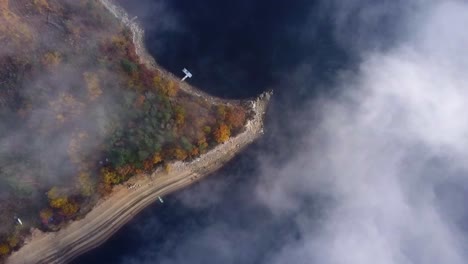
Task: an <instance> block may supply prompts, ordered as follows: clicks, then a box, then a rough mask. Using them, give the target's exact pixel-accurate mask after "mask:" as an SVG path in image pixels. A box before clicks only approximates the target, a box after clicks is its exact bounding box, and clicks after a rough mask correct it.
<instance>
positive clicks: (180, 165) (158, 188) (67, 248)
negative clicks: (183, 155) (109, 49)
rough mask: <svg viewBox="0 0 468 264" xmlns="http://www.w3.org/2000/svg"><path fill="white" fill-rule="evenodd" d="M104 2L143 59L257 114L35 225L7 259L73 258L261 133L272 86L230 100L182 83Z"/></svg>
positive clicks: (215, 167) (197, 92) (135, 27)
mask: <svg viewBox="0 0 468 264" xmlns="http://www.w3.org/2000/svg"><path fill="white" fill-rule="evenodd" d="M100 2H101V3H102V4H103V5H104V6H105V7H106V9H107V10H108V11H109V12H111V13H112V14H113V15H114V16H115V17H116V18H118V19H119V20H120V21H121V22H122V23H123V24H125V25H126V26H128V27H129V28H130V29H131V31H132V34H133V42H134V44H135V48H136V52H137V55H138V57H139V58H140V62H141V63H143V64H145V65H147V66H148V67H150V68H151V69H154V70H158V71H159V72H160V73H162V74H164V75H166V76H168V77H169V78H171V79H174V80H177V81H178V83H179V84H180V88H181V90H183V91H184V92H186V93H188V94H190V95H192V96H197V97H200V98H202V99H204V100H207V101H210V102H211V103H212V104H231V103H236V104H238V103H250V105H249V111H252V112H253V115H252V117H250V118H249V119H248V120H247V123H246V125H245V126H244V129H243V130H242V132H240V133H239V134H238V135H236V136H234V137H231V138H230V139H229V140H228V141H226V142H225V143H223V144H220V145H217V146H216V147H214V148H213V149H211V150H209V151H208V152H207V153H205V154H203V155H201V156H200V157H199V158H197V159H195V160H194V161H190V162H181V161H177V162H173V163H170V166H171V171H170V172H165V171H164V170H162V169H161V168H159V169H157V170H156V171H154V172H153V173H152V174H151V175H148V174H141V175H136V176H133V177H132V178H131V179H130V180H128V181H127V182H126V183H125V184H127V183H129V184H135V185H137V186H140V187H138V188H136V189H132V190H129V189H127V188H126V187H125V185H124V184H121V185H117V186H114V188H113V190H112V193H111V194H110V195H108V196H106V197H104V198H102V199H100V200H99V201H98V203H97V204H96V205H95V206H94V208H93V209H92V210H91V211H90V212H89V213H88V214H86V216H85V217H84V218H82V219H80V220H76V221H73V222H70V223H69V224H68V225H67V226H65V227H64V228H62V229H61V230H59V231H57V232H54V233H52V232H46V233H44V232H41V231H39V230H37V229H35V230H33V232H32V234H31V236H30V237H28V238H27V239H26V241H25V244H24V245H23V246H22V247H21V248H20V249H19V250H18V251H16V252H13V253H12V254H11V256H10V257H9V258H7V260H6V263H9V264H14V263H28V264H29V263H65V262H68V261H71V260H72V259H74V258H76V257H77V256H79V255H80V254H83V253H85V252H87V251H89V250H90V249H93V248H96V247H98V246H99V245H101V244H103V243H104V242H105V241H106V240H107V239H109V238H110V237H111V236H112V235H113V234H114V233H115V232H117V230H118V229H120V228H121V227H122V226H123V225H125V224H126V223H127V222H129V221H130V220H131V219H132V218H133V217H134V216H135V215H136V214H137V213H138V212H140V211H141V210H143V209H144V208H146V207H147V206H148V205H150V204H152V203H153V202H154V201H156V200H157V199H158V196H163V195H166V194H169V193H172V192H175V191H177V190H180V189H182V188H184V187H187V186H189V185H191V184H193V183H195V182H197V181H199V180H200V179H202V178H203V177H206V176H208V175H209V174H211V173H213V172H215V171H216V170H218V169H219V168H221V167H222V166H223V165H224V164H225V163H226V162H228V161H229V160H231V159H232V158H233V157H234V156H235V155H236V154H238V153H239V152H241V151H242V150H243V149H244V148H245V147H247V146H248V145H249V144H250V143H252V142H253V141H255V140H256V139H257V138H259V137H260V136H261V135H262V134H263V120H264V116H265V112H266V109H267V107H268V103H269V100H270V97H271V95H272V92H271V91H270V92H265V93H262V94H261V95H260V96H259V97H258V98H256V99H255V100H249V101H246V100H227V99H221V98H217V97H214V96H211V95H208V94H206V93H204V92H202V91H200V90H197V89H196V88H194V87H192V86H190V85H189V84H187V83H185V82H182V83H181V82H180V81H179V80H180V79H179V78H178V77H176V76H175V75H173V74H172V73H169V72H167V71H166V70H164V69H162V68H161V67H160V66H159V65H158V64H157V63H156V61H155V60H154V58H153V57H151V56H150V55H149V54H148V53H147V51H146V49H145V46H144V43H143V36H144V31H143V29H142V28H141V27H140V26H139V25H138V24H137V23H136V22H134V21H131V20H130V19H128V15H127V13H126V12H125V10H124V9H122V8H121V7H119V6H118V5H116V4H115V3H113V1H112V0H100Z"/></svg>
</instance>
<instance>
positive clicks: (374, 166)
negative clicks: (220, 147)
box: [75, 0, 468, 264]
mask: <svg viewBox="0 0 468 264" xmlns="http://www.w3.org/2000/svg"><path fill="white" fill-rule="evenodd" d="M121 2H122V4H123V5H124V6H125V7H126V8H127V9H128V10H129V11H130V13H132V14H134V15H138V17H139V19H140V21H141V22H142V24H143V25H144V27H145V28H146V33H147V45H148V49H149V50H150V52H151V53H152V54H153V56H155V58H156V59H157V61H158V62H159V63H160V64H161V65H162V66H164V67H166V68H168V69H169V70H171V71H172V72H174V73H176V74H178V73H180V69H181V68H183V67H187V68H189V69H190V70H191V71H192V72H193V73H194V78H193V79H192V80H190V82H191V83H193V84H195V85H197V86H199V87H201V88H203V90H205V91H207V92H209V93H212V94H215V95H218V96H222V97H230V98H239V97H240V98H242V97H251V96H255V95H257V94H259V93H260V92H261V91H263V90H266V89H269V88H274V89H275V96H274V99H273V102H272V105H271V108H270V109H269V113H268V116H267V123H266V126H267V127H266V134H265V136H264V137H263V138H262V139H261V140H260V141H259V142H256V143H255V144H254V145H253V146H251V147H250V148H249V149H248V150H247V151H246V152H245V153H243V154H242V155H239V156H238V157H237V158H236V159H234V160H233V161H232V162H230V163H229V164H228V165H227V166H225V167H224V168H223V169H222V170H220V171H219V172H217V173H215V174H214V175H212V176H210V177H209V178H207V179H206V180H204V181H203V182H201V183H199V184H196V185H194V186H192V187H190V188H189V189H187V190H184V191H181V192H179V193H176V194H173V195H170V196H168V197H166V203H165V204H164V205H161V204H154V205H153V206H151V207H149V208H147V209H146V210H145V211H144V212H143V213H142V214H141V215H139V216H138V217H137V218H136V219H135V220H134V221H132V222H131V223H130V224H129V225H128V226H126V227H125V228H123V229H122V230H121V231H120V232H119V233H118V234H117V235H116V236H114V237H113V238H112V239H111V240H110V241H109V242H107V243H106V244H104V245H103V246H102V247H100V248H99V249H97V250H95V251H93V252H90V253H89V254H87V255H85V256H83V257H81V258H80V259H77V260H76V261H75V263H164V264H166V263H167V264H169V263H170V264H176V263H177V264H179V263H333V264H334V263H346V264H368V263H369V264H370V263H384V264H386V263H389V264H407V263H408V264H410V263H411V264H413V263H415V264H416V263H417V264H419V263H421V264H422V263H424V264H427V263H429V264H432V263H434V264H435V263H448V264H458V263H466V262H467V259H468V256H467V255H466V252H468V243H467V235H466V231H467V226H468V224H467V223H468V213H467V209H466V208H465V207H464V202H465V201H466V199H467V198H468V177H467V176H466V175H467V173H468V167H467V166H466V162H465V161H466V157H467V156H468V151H467V149H468V148H467V147H468V146H467V145H468V138H467V137H466V135H467V134H468V120H466V119H467V118H466V117H464V115H463V113H466V112H467V111H468V109H467V108H468V94H467V93H468V91H467V90H466V83H468V79H467V77H466V69H467V68H466V66H467V65H468V59H467V58H468V57H466V56H461V54H467V51H468V41H467V40H468V33H466V32H465V30H464V29H463V26H462V25H464V24H466V22H468V15H467V14H468V5H467V4H465V3H463V2H461V1H412V2H409V1H379V2H376V1H366V0H354V1H338V0H337V1H287V2H286V1H247V0H245V1H242V0H241V1H232V2H229V3H226V2H224V1H214V0H205V1H196V2H193V1H184V0H181V1H150V0H141V1H138V4H136V3H135V1H124V0H122V1H121Z"/></svg>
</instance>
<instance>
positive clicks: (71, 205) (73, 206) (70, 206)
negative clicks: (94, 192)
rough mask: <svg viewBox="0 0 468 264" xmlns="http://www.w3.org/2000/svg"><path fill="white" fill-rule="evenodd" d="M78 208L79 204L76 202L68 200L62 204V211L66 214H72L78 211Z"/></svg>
mask: <svg viewBox="0 0 468 264" xmlns="http://www.w3.org/2000/svg"><path fill="white" fill-rule="evenodd" d="M79 209H80V206H79V205H78V204H77V203H76V202H73V201H70V202H68V203H66V204H64V206H63V207H62V213H63V214H64V215H66V216H72V215H74V214H76V212H78V210H79Z"/></svg>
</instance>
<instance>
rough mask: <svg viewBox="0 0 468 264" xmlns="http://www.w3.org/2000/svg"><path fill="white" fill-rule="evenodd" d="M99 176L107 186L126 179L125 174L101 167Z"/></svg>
mask: <svg viewBox="0 0 468 264" xmlns="http://www.w3.org/2000/svg"><path fill="white" fill-rule="evenodd" d="M101 177H102V180H103V182H104V183H105V184H106V185H109V186H110V185H115V184H119V183H122V182H123V181H125V180H126V179H127V177H126V176H124V175H121V174H118V173H117V172H116V171H114V170H112V169H111V168H102V169H101Z"/></svg>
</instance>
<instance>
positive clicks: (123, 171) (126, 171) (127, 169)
mask: <svg viewBox="0 0 468 264" xmlns="http://www.w3.org/2000/svg"><path fill="white" fill-rule="evenodd" d="M116 170H117V173H118V174H120V175H122V176H123V177H128V176H130V175H132V174H133V173H134V172H135V168H134V167H133V166H132V165H129V164H127V165H124V166H120V167H117V169H116Z"/></svg>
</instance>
